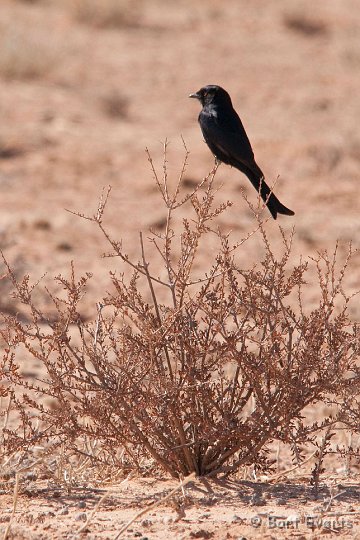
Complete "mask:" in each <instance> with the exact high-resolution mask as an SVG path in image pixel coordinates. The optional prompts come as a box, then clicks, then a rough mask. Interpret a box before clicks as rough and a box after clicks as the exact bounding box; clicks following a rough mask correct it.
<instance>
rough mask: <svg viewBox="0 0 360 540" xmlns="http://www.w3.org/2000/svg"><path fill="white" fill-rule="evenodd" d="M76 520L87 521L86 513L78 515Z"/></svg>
mask: <svg viewBox="0 0 360 540" xmlns="http://www.w3.org/2000/svg"><path fill="white" fill-rule="evenodd" d="M75 520H76V521H86V512H80V514H78V515H77V516H76V517H75Z"/></svg>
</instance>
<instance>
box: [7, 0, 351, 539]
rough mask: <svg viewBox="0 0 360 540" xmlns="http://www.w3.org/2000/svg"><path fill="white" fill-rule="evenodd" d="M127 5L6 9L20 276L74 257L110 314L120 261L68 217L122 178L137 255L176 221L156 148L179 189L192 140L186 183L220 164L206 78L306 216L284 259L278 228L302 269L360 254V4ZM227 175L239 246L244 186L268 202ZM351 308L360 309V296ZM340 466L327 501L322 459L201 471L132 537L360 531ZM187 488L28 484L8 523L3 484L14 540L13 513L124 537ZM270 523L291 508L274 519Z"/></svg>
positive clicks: (163, 482) (90, 210) (34, 533)
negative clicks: (304, 264)
mask: <svg viewBox="0 0 360 540" xmlns="http://www.w3.org/2000/svg"><path fill="white" fill-rule="evenodd" d="M85 3H87V4H90V3H91V2H89V1H88V2H85ZM111 4H112V2H110V1H104V2H103V4H102V9H103V10H111V9H113V8H111ZM124 10H125V11H124V13H125V15H126V17H125V18H124V19H122V20H119V21H115V19H114V21H113V24H110V23H109V21H107V22H106V21H105V22H104V20H97V19H96V17H87V18H86V17H82V18H81V17H79V11H77V9H76V8H75V7H74V5H73V3H72V2H71V1H70V0H67V1H63V2H62V1H50V0H49V1H47V0H43V1H41V0H38V1H33V2H29V1H27V2H25V1H15V0H2V1H1V6H0V114H1V124H0V196H1V213H0V246H1V248H2V250H3V251H4V254H5V256H6V258H7V259H8V261H9V262H10V263H11V264H12V265H13V267H14V268H15V269H16V271H17V272H18V273H19V275H21V274H22V273H29V274H30V276H31V279H32V280H33V281H37V280H38V279H39V278H41V276H42V275H43V274H46V276H47V277H45V281H46V280H49V282H51V278H52V277H53V276H55V275H57V274H59V273H62V274H64V275H68V274H69V268H70V263H71V261H74V264H75V269H76V272H77V273H78V275H80V274H82V273H84V272H92V273H93V275H94V277H93V279H92V281H91V282H90V285H89V289H88V293H87V296H86V299H85V300H84V307H83V309H84V315H85V316H86V317H89V318H93V317H94V316H95V314H96V302H97V301H98V300H100V299H101V297H102V295H103V294H105V292H106V290H107V288H108V287H109V286H110V279H109V275H108V272H109V270H111V269H121V265H120V263H119V262H118V261H117V260H115V259H102V258H101V254H102V253H103V252H106V251H108V249H109V247H108V245H107V244H106V242H105V240H104V238H103V237H102V236H101V235H100V233H99V231H98V230H97V228H96V227H95V226H94V225H93V224H91V223H90V222H89V221H86V220H82V219H80V218H79V217H78V216H76V215H74V214H72V213H69V212H67V211H66V209H69V210H72V211H75V212H80V213H84V214H87V215H93V214H94V213H95V212H96V208H97V204H98V199H99V196H100V195H101V191H102V189H103V187H106V186H108V185H111V186H112V192H111V196H110V199H109V202H108V207H107V211H106V215H105V223H106V227H107V228H108V230H109V231H110V232H111V234H112V235H113V236H114V237H115V238H117V239H119V240H120V239H122V240H123V243H124V246H125V249H126V251H127V252H128V254H129V256H131V257H133V258H134V259H135V260H137V259H138V258H139V244H138V238H139V231H144V233H146V232H147V231H148V230H149V228H151V227H153V228H155V229H157V230H161V227H162V226H163V224H164V217H165V215H166V209H165V207H164V205H163V204H162V203H161V199H160V197H159V193H158V191H157V189H156V186H155V183H154V180H153V178H152V173H151V171H150V168H149V163H148V161H147V157H146V154H145V148H146V147H148V148H149V151H150V152H151V155H152V156H153V159H154V162H155V164H156V167H157V168H158V170H159V172H160V174H161V172H162V155H163V142H164V141H165V140H166V139H167V140H168V141H169V155H168V173H169V180H170V182H171V183H173V184H174V183H175V182H176V179H177V176H178V174H179V172H180V169H181V164H182V160H183V155H184V149H183V145H182V141H181V136H182V137H183V138H184V140H185V142H186V145H187V147H188V149H189V150H190V152H191V153H190V161H189V165H188V168H187V172H186V175H185V176H186V182H185V185H184V186H183V188H182V189H183V190H184V191H185V192H186V190H189V186H192V185H194V184H195V183H196V182H199V181H200V180H201V179H202V178H203V177H204V176H205V175H206V174H207V173H208V172H209V170H210V169H211V168H212V166H213V157H212V156H211V154H210V152H209V150H208V148H207V147H206V145H205V144H204V142H203V140H202V136H201V134H200V130H199V126H198V124H197V115H198V112H199V105H198V103H196V102H194V101H193V100H189V99H187V96H188V94H189V93H190V92H193V91H196V90H198V89H199V88H200V87H201V86H203V85H205V84H209V83H216V84H220V85H221V86H223V87H224V88H226V89H227V90H228V91H229V92H230V94H231V96H232V98H233V103H234V106H235V108H236V109H237V111H238V112H239V114H240V116H241V118H242V120H243V123H244V125H245V127H246V129H247V132H248V135H249V137H250V139H251V141H252V145H253V148H254V151H255V156H256V159H257V162H258V163H259V165H260V166H261V168H262V169H263V170H264V172H265V174H266V177H267V179H268V181H269V183H270V184H272V183H273V182H275V180H276V179H277V177H279V178H278V180H277V183H276V189H275V191H276V194H277V195H278V197H279V198H280V199H281V201H282V202H283V203H284V204H285V205H286V206H288V207H289V208H292V209H293V210H294V211H295V213H296V215H295V217H294V218H289V217H286V216H280V217H279V219H278V221H277V222H275V221H273V220H268V221H267V222H266V225H265V227H266V232H267V235H268V238H269V241H270V242H271V244H272V246H273V247H274V249H275V251H277V250H279V252H280V251H281V246H282V242H281V235H280V231H279V225H280V226H281V227H282V228H283V230H284V231H285V233H286V234H290V232H291V230H292V228H293V227H295V237H294V245H293V251H292V255H291V259H290V265H291V264H296V263H297V262H298V261H299V257H300V255H302V257H303V258H305V259H307V258H308V257H313V256H316V252H317V251H318V250H329V251H330V252H332V251H333V250H334V248H335V243H336V240H339V248H338V249H339V256H340V258H341V257H342V256H344V255H345V254H346V252H347V246H348V243H349V242H351V243H352V245H353V247H354V248H358V247H359V246H360V240H359V238H360V235H359V232H360V221H359V211H360V198H359V195H358V190H359V180H360V132H359V118H360V94H359V80H360V10H359V5H358V2H357V1H356V0H342V1H341V2H340V1H339V0H328V1H327V2H314V1H310V0H298V1H296V2H295V1H285V0H283V1H278V2H268V1H266V0H256V1H255V0H254V1H252V2H248V1H245V0H226V1H224V2H221V3H220V2H217V1H215V0H212V1H207V2H205V1H204V0H198V1H197V2H190V0H179V1H177V2H165V1H161V0H148V1H147V2H145V1H144V0H143V1H142V2H140V3H138V2H132V3H129V2H128V3H127V4H126V3H125V2H124ZM110 15H111V12H110ZM110 20H111V17H110ZM221 184H223V186H222V188H221V189H220V191H219V193H218V201H219V202H222V201H226V200H228V199H230V200H231V201H233V203H234V204H233V206H232V207H231V208H230V209H229V210H228V211H227V212H226V213H225V214H223V215H222V216H221V217H220V218H219V226H220V227H221V229H222V230H223V231H225V232H230V231H232V238H233V239H234V240H235V241H237V240H239V239H240V238H242V237H243V236H245V235H246V234H247V233H248V232H249V231H251V230H252V229H253V228H254V218H253V215H252V214H251V212H250V210H249V209H248V207H247V205H246V203H245V201H244V199H243V198H242V190H243V191H244V192H245V194H246V196H247V197H248V198H249V199H250V200H251V201H252V202H254V203H255V202H256V193H255V191H254V190H253V188H252V187H251V185H250V183H249V181H248V180H247V179H246V178H245V177H244V176H242V175H241V174H240V173H239V172H238V171H237V170H235V169H231V168H229V167H226V166H225V165H222V166H220V168H219V171H218V174H217V177H216V185H217V186H220V185H221ZM265 212H266V210H265ZM183 217H191V205H190V204H188V205H187V206H185V207H183V208H182V209H181V212H180V214H179V215H178V216H177V219H178V222H177V223H178V224H181V220H182V218H183ZM263 253H264V248H263V244H262V242H261V239H260V238H259V237H258V236H256V235H255V236H253V237H252V238H251V240H249V241H248V242H247V243H246V244H244V247H243V248H241V250H240V251H239V253H238V258H239V262H240V264H243V265H244V266H246V267H249V266H251V265H252V264H253V263H254V262H257V261H259V260H261V257H262V255H263ZM212 255H213V253H212V252H211V249H210V250H209V251H208V252H206V253H204V254H203V255H202V259H201V260H200V261H199V262H198V263H197V264H198V266H197V268H196V269H197V271H199V272H200V273H201V272H202V271H206V268H207V267H208V265H209V264H210V259H211V256H212ZM359 270H360V257H356V256H355V257H354V259H353V262H352V266H351V271H350V272H349V276H348V279H347V287H348V290H349V291H355V290H357V289H359V288H360V287H359V282H360V280H359ZM4 271H5V270H4V269H2V270H1V274H3V273H4ZM2 285H3V292H2V297H1V299H0V307H1V309H2V310H3V311H5V312H12V310H13V309H14V307H13V304H12V301H11V299H10V298H9V297H8V291H9V287H8V284H7V282H6V280H5V279H3V280H2ZM306 295H307V296H306V298H307V300H308V302H309V305H311V304H312V302H313V301H315V299H316V298H317V295H318V289H317V287H316V283H315V281H314V283H312V282H310V283H309V284H308V287H307V289H306ZM49 309H51V308H50V307H49ZM351 314H352V316H353V317H354V318H357V319H358V318H359V317H360V308H359V307H358V304H357V303H355V304H353V306H352V307H351ZM337 466H338V465H337V464H336V463H334V464H333V465H332V467H330V469H329V472H328V474H327V476H325V477H324V484H323V486H322V488H321V491H320V494H319V498H318V499H317V500H314V499H313V491H312V490H311V487H310V486H309V474H308V473H309V469H307V470H306V471H307V472H306V471H303V476H301V475H300V473H299V472H298V473H296V474H295V473H294V475H291V474H290V476H289V477H288V478H287V479H285V480H282V479H279V480H278V481H276V482H275V483H274V482H273V483H271V482H262V481H261V480H258V481H255V480H254V481H250V480H246V481H242V480H240V479H235V480H229V481H228V482H224V483H218V482H215V481H211V482H210V481H209V482H208V483H207V482H205V481H203V482H202V481H196V482H194V483H192V484H190V485H189V486H187V487H185V488H184V490H185V503H184V508H183V509H181V508H180V509H178V510H177V509H176V503H174V502H173V500H174V499H171V501H172V502H169V501H168V502H165V503H161V504H160V506H158V507H156V508H155V509H154V510H152V511H150V513H148V514H147V515H145V516H143V517H141V518H140V519H139V520H137V521H136V522H135V523H134V524H133V525H132V526H131V527H130V528H129V529H128V530H127V532H126V533H125V534H124V535H123V537H124V538H128V539H130V538H136V537H138V538H143V539H145V538H149V539H155V538H156V539H165V538H176V539H177V538H179V539H182V538H184V539H186V538H214V539H219V540H220V539H223V538H229V539H236V538H243V537H245V538H257V537H259V538H260V537H265V538H316V537H319V538H320V537H321V538H327V537H328V536H329V537H330V536H338V537H344V538H346V537H360V526H359V515H358V512H359V511H360V507H359V502H358V501H359V487H358V486H359V484H358V480H359V478H358V476H356V474H355V473H354V474H355V476H350V477H349V476H346V477H345V476H343V475H342V474H341V473H339V472H338V469H337ZM176 485H177V484H176V482H175V481H173V480H167V479H161V478H153V479H148V478H145V479H141V478H133V479H131V478H130V479H128V480H127V481H125V482H124V483H123V484H121V485H116V484H114V485H111V486H110V487H107V486H106V485H104V486H99V487H98V488H97V489H95V488H94V486H84V487H83V488H81V487H79V491H78V492H73V491H72V492H70V493H66V492H64V491H62V490H61V489H60V490H59V488H58V487H52V486H51V485H49V484H48V483H44V484H41V482H40V483H39V482H35V483H34V485H30V487H28V488H27V489H26V490H24V489H22V490H20V494H19V497H18V500H17V507H16V512H15V515H14V517H13V518H11V517H10V516H11V513H12V508H13V503H12V497H13V495H12V487H13V480H11V481H10V482H9V483H8V485H6V482H5V484H2V486H1V487H2V490H1V491H0V494H1V495H0V504H1V508H0V534H1V530H2V531H4V530H5V528H6V527H7V525H8V524H9V520H11V532H10V537H12V538H39V539H40V538H42V539H43V538H44V539H45V538H54V539H55V538H72V537H74V538H75V537H77V535H78V531H79V529H81V528H82V527H83V525H84V524H85V522H86V520H87V519H89V522H88V524H87V525H86V526H85V527H83V531H82V532H81V533H79V534H80V535H79V538H80V537H86V538H94V539H95V538H111V539H113V538H115V537H116V535H117V532H118V531H119V530H120V528H121V526H123V525H124V524H125V523H126V522H127V521H128V520H130V519H132V518H133V517H134V516H135V515H136V513H137V512H139V511H141V510H142V509H145V508H146V507H147V506H148V505H150V504H151V503H152V502H154V501H157V500H158V499H159V498H160V497H162V496H164V495H166V494H167V493H168V492H169V491H171V489H172V488H173V487H175V486H176ZM9 486H10V488H11V489H9ZM107 489H109V493H108V496H107V498H106V499H105V500H104V501H103V502H102V503H101V505H100V506H99V508H98V509H97V510H96V512H95V513H94V515H93V516H91V511H92V509H93V508H94V506H95V505H96V503H97V502H98V501H99V499H100V498H101V497H102V495H103V494H105V493H106V492H107ZM334 494H336V495H338V497H336V498H335V499H334V500H333V501H332V503H331V504H330V506H328V507H327V502H326V501H327V500H328V499H329V497H330V496H331V495H332V496H334ZM175 500H176V498H175ZM174 505H175V506H174ZM324 508H325V509H326V511H327V513H326V516H327V517H325V515H324V520H330V521H331V520H333V522H332V523H330V525H329V527H327V526H324V524H323V523H320V524H319V526H315V528H313V529H311V527H310V526H309V523H308V522H306V516H309V515H312V514H314V513H315V514H316V515H318V516H319V515H323V514H322V512H323V513H324ZM269 515H273V516H274V515H276V516H279V521H278V523H277V526H276V527H273V526H272V524H273V522H272V521H271V520H270V521H269ZM329 516H330V517H329ZM84 520H85V521H84ZM254 520H255V521H254ZM281 520H285V521H281ZM286 520H287V521H286ZM297 520H298V521H297ZM341 520H343V521H341ZM279 524H280V525H279ZM11 535H12V536H11Z"/></svg>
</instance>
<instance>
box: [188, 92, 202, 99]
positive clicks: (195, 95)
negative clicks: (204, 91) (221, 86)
mask: <svg viewBox="0 0 360 540" xmlns="http://www.w3.org/2000/svg"><path fill="white" fill-rule="evenodd" d="M189 97H191V98H195V99H200V95H199V94H198V93H197V92H195V93H194V94H190V95H189Z"/></svg>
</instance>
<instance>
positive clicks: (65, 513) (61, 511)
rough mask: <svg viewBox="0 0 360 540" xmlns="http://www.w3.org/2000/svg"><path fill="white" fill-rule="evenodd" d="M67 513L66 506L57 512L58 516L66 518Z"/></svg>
mask: <svg viewBox="0 0 360 540" xmlns="http://www.w3.org/2000/svg"><path fill="white" fill-rule="evenodd" d="M68 513H69V509H68V507H67V506H64V508H62V509H61V510H60V512H59V514H60V516H67V515H68Z"/></svg>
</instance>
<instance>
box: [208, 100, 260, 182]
mask: <svg viewBox="0 0 360 540" xmlns="http://www.w3.org/2000/svg"><path fill="white" fill-rule="evenodd" d="M199 121H200V126H201V129H202V132H203V135H204V138H205V141H206V143H207V144H208V146H209V147H210V149H211V151H212V152H213V153H214V154H215V156H217V157H218V158H219V159H220V161H223V162H224V163H227V164H229V165H233V166H237V165H239V164H243V165H245V166H246V167H247V168H249V169H251V170H252V171H253V172H254V173H255V174H261V175H262V173H261V170H260V169H259V167H258V166H257V165H256V163H255V161H254V152H253V150H252V148H251V144H250V141H249V139H248V136H247V135H246V131H245V129H244V126H243V125H242V122H241V120H240V118H239V116H238V115H237V113H236V112H235V111H234V110H233V111H232V114H212V113H211V112H210V113H208V112H206V111H202V112H201V113H200V116H199Z"/></svg>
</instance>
